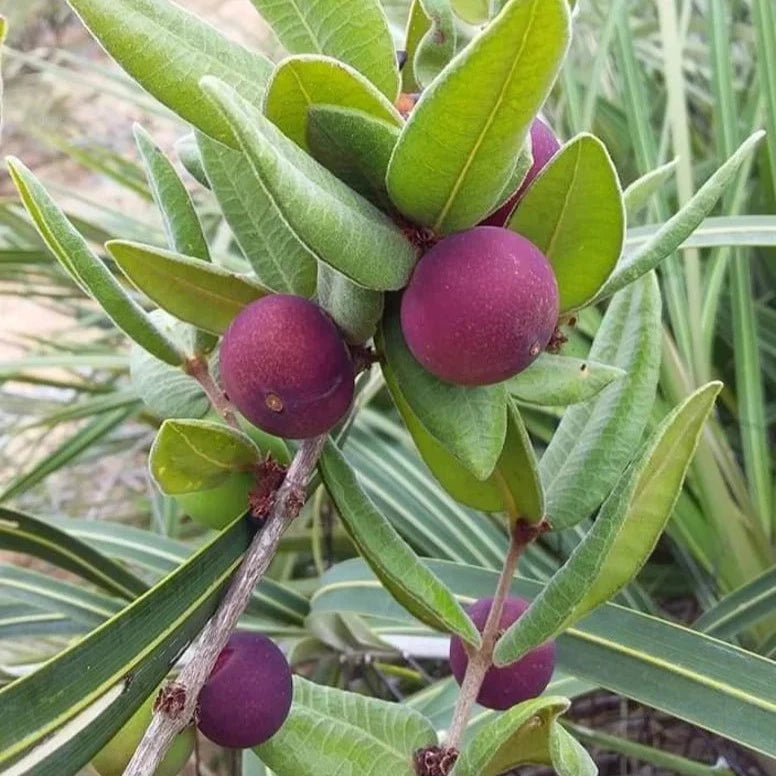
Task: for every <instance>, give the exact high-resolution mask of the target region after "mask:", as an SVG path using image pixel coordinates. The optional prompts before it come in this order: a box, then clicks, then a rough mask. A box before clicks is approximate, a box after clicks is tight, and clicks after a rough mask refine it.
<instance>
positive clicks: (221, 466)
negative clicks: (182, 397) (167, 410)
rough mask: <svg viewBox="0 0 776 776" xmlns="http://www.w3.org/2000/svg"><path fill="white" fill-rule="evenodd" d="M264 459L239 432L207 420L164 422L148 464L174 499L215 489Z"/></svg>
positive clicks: (248, 439)
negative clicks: (177, 495)
mask: <svg viewBox="0 0 776 776" xmlns="http://www.w3.org/2000/svg"><path fill="white" fill-rule="evenodd" d="M260 457H261V454H260V451H259V449H258V447H256V445H254V444H253V442H252V441H251V440H250V438H249V437H247V436H246V435H245V434H243V433H242V432H240V431H236V430H235V429H233V428H230V427H228V426H224V425H221V424H219V423H211V422H210V421H207V420H183V419H180V420H165V421H164V423H162V426H161V428H160V429H159V433H158V434H157V435H156V439H155V440H154V444H153V447H152V448H151V456H150V459H149V465H150V467H151V474H152V475H153V477H154V480H155V481H156V483H157V485H158V486H159V488H160V489H161V490H162V492H163V493H166V494H167V495H168V496H172V495H175V494H179V493H192V492H195V491H199V490H207V489H208V488H214V487H215V486H216V485H219V484H221V483H222V482H224V481H225V480H226V479H227V477H229V475H230V474H232V473H233V472H240V471H249V470H250V469H251V468H252V467H253V466H254V465H255V464H256V463H258V462H259V458H260Z"/></svg>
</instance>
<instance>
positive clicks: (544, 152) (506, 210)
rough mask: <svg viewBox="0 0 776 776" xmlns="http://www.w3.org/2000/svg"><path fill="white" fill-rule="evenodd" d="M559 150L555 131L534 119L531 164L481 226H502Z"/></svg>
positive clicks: (539, 120)
mask: <svg viewBox="0 0 776 776" xmlns="http://www.w3.org/2000/svg"><path fill="white" fill-rule="evenodd" d="M559 150H560V142H559V141H558V138H557V137H555V133H554V132H553V131H552V130H551V129H550V128H549V127H548V126H547V125H546V124H545V123H544V122H543V121H542V120H541V119H536V120H535V121H534V123H533V124H532V125H531V152H532V154H533V164H532V165H531V168H530V169H529V170H528V173H527V174H526V176H525V178H524V179H523V182H522V183H521V184H520V188H519V189H518V190H517V191H516V192H515V193H514V194H513V195H512V196H511V197H510V198H509V199H508V200H507V201H506V202H505V203H504V204H503V205H502V206H501V207H500V208H499V209H498V210H496V211H495V212H493V213H491V214H490V215H489V216H488V217H487V218H486V219H485V220H484V221H483V222H482V225H483V226H504V224H506V222H507V220H508V219H509V216H510V215H512V211H513V210H514V209H515V206H516V205H517V203H518V202H520V200H521V199H522V198H523V195H524V194H525V192H526V191H528V187H529V186H530V185H531V184H532V183H533V182H534V179H535V178H536V176H537V175H538V174H539V173H540V172H541V171H542V170H543V169H544V168H545V167H546V166H547V164H548V163H549V161H550V159H552V157H553V156H555V154H557V153H558V151H559Z"/></svg>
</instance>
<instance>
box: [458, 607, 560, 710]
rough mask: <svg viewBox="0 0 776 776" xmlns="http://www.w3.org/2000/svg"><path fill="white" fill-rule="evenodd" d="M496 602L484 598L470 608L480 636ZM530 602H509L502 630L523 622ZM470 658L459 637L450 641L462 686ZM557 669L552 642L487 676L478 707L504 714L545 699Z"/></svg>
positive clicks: (489, 672) (502, 617)
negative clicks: (520, 704) (544, 693)
mask: <svg viewBox="0 0 776 776" xmlns="http://www.w3.org/2000/svg"><path fill="white" fill-rule="evenodd" d="M492 605H493V599H492V598H482V599H480V600H479V601H477V602H475V603H473V604H472V605H471V606H470V607H469V610H468V611H469V617H471V618H472V621H473V622H474V624H475V625H476V626H477V628H478V630H479V631H480V633H482V631H483V629H484V628H485V622H486V620H487V619H488V615H489V614H490V609H491V606H492ZM528 606H529V602H528V601H526V600H525V599H523V598H507V600H506V602H505V604H504V612H503V614H502V615H501V622H500V623H499V626H500V630H502V631H503V630H506V629H507V628H508V627H509V626H510V625H511V624H512V623H513V622H515V621H516V620H517V619H519V618H520V617H521V616H522V614H523V613H524V612H525V610H526V609H527V608H528ZM468 665H469V658H468V657H467V655H466V652H465V651H464V648H463V644H462V643H461V640H460V639H459V638H458V637H457V636H453V638H452V639H451V640H450V667H451V668H452V669H453V674H454V676H455V679H456V681H457V682H458V684H459V685H460V684H462V683H463V679H464V676H465V675H466V667H467V666H468ZM554 668H555V644H554V642H552V641H548V642H547V643H545V644H542V645H541V646H539V647H536V649H532V650H531V651H530V652H529V653H528V654H526V655H525V656H524V657H521V658H520V660H518V661H516V662H515V663H511V664H510V665H508V666H505V667H504V668H496V667H495V666H494V667H492V668H490V669H489V670H488V673H487V674H485V681H484V682H483V683H482V687H481V689H480V694H479V695H478V696H477V703H479V704H480V705H481V706H485V708H487V709H494V710H496V711H503V710H504V709H510V708H512V706H515V705H517V704H518V703H522V702H523V701H527V700H528V699H529V698H536V697H537V696H539V695H541V694H542V693H543V692H544V690H545V689H546V687H547V685H548V684H549V683H550V679H551V678H552V672H553V669H554Z"/></svg>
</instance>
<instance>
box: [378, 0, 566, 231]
mask: <svg viewBox="0 0 776 776" xmlns="http://www.w3.org/2000/svg"><path fill="white" fill-rule="evenodd" d="M568 43H569V10H568V4H567V2H566V0H511V1H510V2H509V3H508V4H507V5H506V6H505V7H504V10H503V11H502V12H501V14H499V16H498V17H497V18H496V19H495V20H494V21H493V22H491V23H490V24H489V25H488V27H487V28H486V29H485V31H484V32H482V33H481V34H480V35H479V36H478V37H477V38H476V39H475V40H474V41H473V42H472V43H471V44H469V46H467V47H466V48H465V49H464V51H463V52H462V53H461V54H459V55H458V56H457V57H456V58H455V59H454V60H453V61H452V62H450V64H449V65H448V66H447V67H446V68H445V69H444V70H443V71H442V73H441V74H440V75H439V77H438V78H437V79H436V81H435V82H434V84H433V85H432V86H431V87H430V88H429V89H427V90H426V91H425V92H424V93H423V96H422V97H421V98H420V101H419V102H418V104H417V105H416V106H415V109H414V110H413V112H412V114H411V115H410V118H409V120H408V121H407V124H406V125H405V128H404V130H403V132H402V136H401V138H400V139H399V143H398V144H397V146H396V150H395V151H394V154H393V158H392V159H391V164H390V167H389V168H388V191H389V193H390V195H391V199H392V200H393V202H394V203H395V205H396V206H397V207H398V208H399V210H400V211H401V212H402V213H404V215H406V216H407V217H408V218H409V219H410V220H411V221H413V222H414V223H417V224H421V225H423V226H428V227H431V228H432V229H434V230H435V231H439V232H442V233H449V232H455V231H459V230H461V229H466V228H468V227H470V226H473V225H474V224H476V223H477V222H478V221H480V220H481V219H482V218H483V217H484V216H486V215H487V214H488V213H490V212H491V211H492V210H493V209H494V208H495V206H496V205H497V204H498V202H497V199H498V198H499V196H500V195H501V194H502V192H503V191H504V187H505V185H506V183H507V181H508V180H509V179H510V177H511V174H512V171H513V169H514V164H515V160H516V159H517V158H518V156H519V154H520V150H521V148H522V147H523V144H524V142H525V139H526V137H527V135H528V131H529V129H530V126H531V122H532V121H533V119H534V117H535V115H536V113H537V112H538V110H539V108H540V107H541V106H542V104H543V103H544V101H545V99H546V98H547V95H548V94H549V92H550V89H551V88H552V85H553V83H554V82H555V78H556V77H557V74H558V71H559V69H560V64H561V61H562V60H563V57H564V55H565V52H566V49H567V47H568ZM473 94H476V95H477V99H476V100H473V99H472V95H473Z"/></svg>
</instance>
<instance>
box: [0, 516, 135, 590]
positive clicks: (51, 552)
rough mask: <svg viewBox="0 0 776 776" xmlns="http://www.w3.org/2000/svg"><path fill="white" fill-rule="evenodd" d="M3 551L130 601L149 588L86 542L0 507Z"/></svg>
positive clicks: (1, 547) (0, 536)
mask: <svg viewBox="0 0 776 776" xmlns="http://www.w3.org/2000/svg"><path fill="white" fill-rule="evenodd" d="M0 549H2V550H6V551H10V552H21V553H24V554H26V555H32V556H33V557H35V558H39V559H40V560H44V561H46V562H48V563H51V564H53V565H54V566H57V567H58V568H61V569H65V570H66V571H69V572H71V573H73V574H77V575H78V576H79V577H81V578H82V579H85V580H87V581H88V582H92V583H94V584H95V585H98V586H99V587H101V588H102V589H103V590H105V591H107V592H108V593H110V594H111V595H115V596H120V597H121V598H125V599H128V600H132V599H133V598H135V597H136V596H138V595H141V594H142V593H144V592H145V591H146V589H147V586H146V584H145V583H144V582H143V581H142V580H141V579H139V578H138V577H136V576H135V575H134V574H131V573H130V572H128V571H127V570H126V569H125V568H124V567H123V566H121V565H119V564H118V563H116V562H114V561H112V560H110V559H109V558H106V557H105V556H104V555H103V554H102V553H100V552H98V551H97V550H95V549H93V548H92V547H90V546H89V545H88V544H87V543H85V542H82V541H81V540H80V539H75V538H73V537H72V536H69V535H68V534H67V533H65V532H64V531H62V530H60V529H59V528H56V527H55V526H53V525H51V524H50V523H47V522H44V521H43V520H39V519H38V518H35V517H32V516H31V515H27V514H24V513H22V512H17V511H15V510H12V509H6V508H4V507H0Z"/></svg>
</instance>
